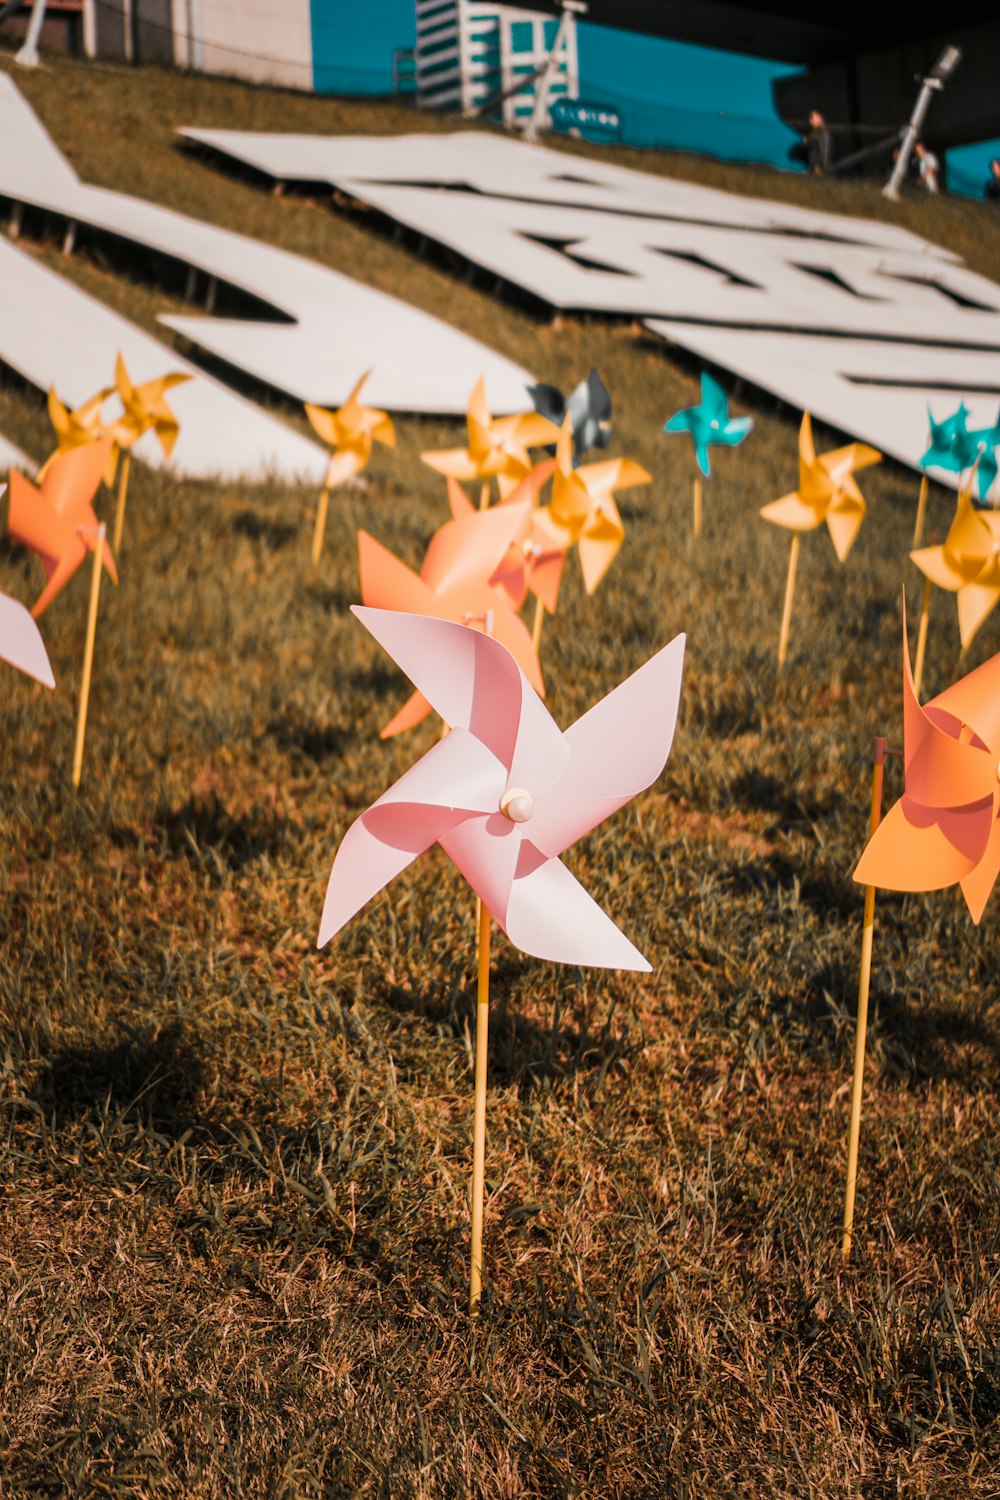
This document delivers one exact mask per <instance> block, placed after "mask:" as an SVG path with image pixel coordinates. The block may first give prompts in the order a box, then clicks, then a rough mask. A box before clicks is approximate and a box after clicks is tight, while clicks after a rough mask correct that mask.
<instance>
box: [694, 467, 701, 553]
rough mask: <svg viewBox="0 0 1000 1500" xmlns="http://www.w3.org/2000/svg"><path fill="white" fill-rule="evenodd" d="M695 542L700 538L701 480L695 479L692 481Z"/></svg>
mask: <svg viewBox="0 0 1000 1500" xmlns="http://www.w3.org/2000/svg"><path fill="white" fill-rule="evenodd" d="M693 531H694V536H695V540H696V541H697V539H698V537H700V536H701V479H700V477H696V478H695V481H694V525H693Z"/></svg>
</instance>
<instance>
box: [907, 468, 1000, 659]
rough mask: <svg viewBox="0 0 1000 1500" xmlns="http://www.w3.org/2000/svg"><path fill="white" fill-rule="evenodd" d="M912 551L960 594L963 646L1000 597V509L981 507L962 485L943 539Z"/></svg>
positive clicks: (930, 574) (933, 576)
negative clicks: (934, 544) (956, 504)
mask: <svg viewBox="0 0 1000 1500" xmlns="http://www.w3.org/2000/svg"><path fill="white" fill-rule="evenodd" d="M910 557H911V558H912V559H913V561H914V562H915V563H916V565H917V567H918V568H919V569H920V571H921V573H923V575H924V577H925V578H929V579H930V581H931V583H936V584H937V586H938V588H939V589H947V590H948V591H949V592H950V593H952V594H955V595H957V602H958V629H959V633H960V635H961V637H962V650H963V651H964V650H965V648H966V647H967V646H968V645H969V643H970V641H971V640H972V637H973V636H974V635H975V633H976V631H977V630H978V629H979V627H980V625H981V624H982V623H983V621H984V620H985V619H986V616H987V615H988V614H989V612H990V610H991V609H992V608H993V606H994V605H995V604H996V602H997V600H998V599H1000V511H996V510H980V509H978V508H977V507H976V506H975V505H973V503H972V497H971V494H970V492H969V491H968V490H963V491H962V492H961V493H960V494H959V497H958V507H957V509H956V511H955V519H954V520H953V521H952V523H951V530H950V531H949V532H948V535H947V537H946V538H945V540H944V543H943V544H942V545H941V546H940V547H922V548H920V549H919V550H918V551H917V552H911V553H910ZM925 587H926V585H925Z"/></svg>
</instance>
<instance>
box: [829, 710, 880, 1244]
mask: <svg viewBox="0 0 1000 1500" xmlns="http://www.w3.org/2000/svg"><path fill="white" fill-rule="evenodd" d="M885 753H886V742H885V740H883V739H877V740H876V741H875V750H874V755H873V757H872V805H871V813H870V815H869V818H868V837H869V839H870V838H871V837H872V836H873V834H874V832H875V830H876V828H877V827H878V825H879V823H880V822H881V820H882V777H883V775H884V772H885ZM874 935H875V887H874V886H873V885H866V886H865V914H864V921H863V925H862V928H861V980H860V983H859V985H858V1019H857V1024H856V1027H855V1031H854V1083H853V1086H852V1088H851V1128H850V1133H849V1135H848V1139H847V1190H846V1192H845V1194H844V1237H843V1239H842V1241H841V1245H840V1249H841V1253H842V1255H843V1256H844V1259H845V1260H846V1259H847V1257H848V1256H849V1255H850V1253H851V1243H852V1241H853V1239H854V1196H855V1192H856V1189H857V1185H858V1140H859V1138H860V1136H861V1094H862V1090H863V1088H864V1082H865V1044H866V1041H867V1038H868V992H869V990H870V988H871V978H872V941H873V938H874Z"/></svg>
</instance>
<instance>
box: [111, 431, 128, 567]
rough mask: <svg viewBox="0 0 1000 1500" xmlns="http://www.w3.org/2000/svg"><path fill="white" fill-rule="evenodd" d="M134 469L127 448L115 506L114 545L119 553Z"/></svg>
mask: <svg viewBox="0 0 1000 1500" xmlns="http://www.w3.org/2000/svg"><path fill="white" fill-rule="evenodd" d="M131 467H132V455H131V453H130V452H129V450H128V449H127V448H126V449H125V450H124V451H123V453H122V458H121V467H120V468H119V470H118V504H117V505H116V506H115V535H114V541H113V543H112V546H113V549H114V551H115V552H116V553H117V551H118V548H119V547H120V546H121V544H122V532H123V531H124V529H125V501H126V499H127V497H128V476H129V470H130V469H131Z"/></svg>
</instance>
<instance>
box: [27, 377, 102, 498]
mask: <svg viewBox="0 0 1000 1500" xmlns="http://www.w3.org/2000/svg"><path fill="white" fill-rule="evenodd" d="M113 392H114V386H105V388H104V389H103V390H100V391H98V392H97V394H96V395H94V396H91V397H90V399H89V400H88V401H84V403H83V404H82V406H77V407H74V408H73V409H72V410H70V408H69V407H68V406H66V404H65V403H64V402H63V401H61V400H60V398H59V395H58V392H57V391H56V388H55V386H54V385H52V386H50V387H49V399H48V408H49V421H50V422H51V423H52V426H53V428H54V430H55V434H56V446H55V450H54V452H52V453H50V454H49V456H48V458H47V459H46V460H45V462H44V464H43V465H42V467H41V468H40V469H39V471H38V479H39V482H41V480H42V479H44V477H45V473H46V470H47V469H48V467H49V465H50V464H51V462H52V460H53V459H54V458H58V456H59V454H60V453H69V452H70V451H71V449H73V448H82V447H83V445H84V444H85V443H93V442H96V440H97V439H98V438H101V437H103V436H104V435H105V430H106V429H105V427H104V424H103V422H102V421H101V408H102V407H103V405H104V403H105V401H107V399H108V397H109V396H110V395H112V394H113ZM115 462H116V460H115V453H114V449H113V448H112V450H111V455H110V457H109V459H108V466H107V468H106V469H105V472H104V475H103V478H104V483H105V484H112V483H113V482H114V477H115Z"/></svg>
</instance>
